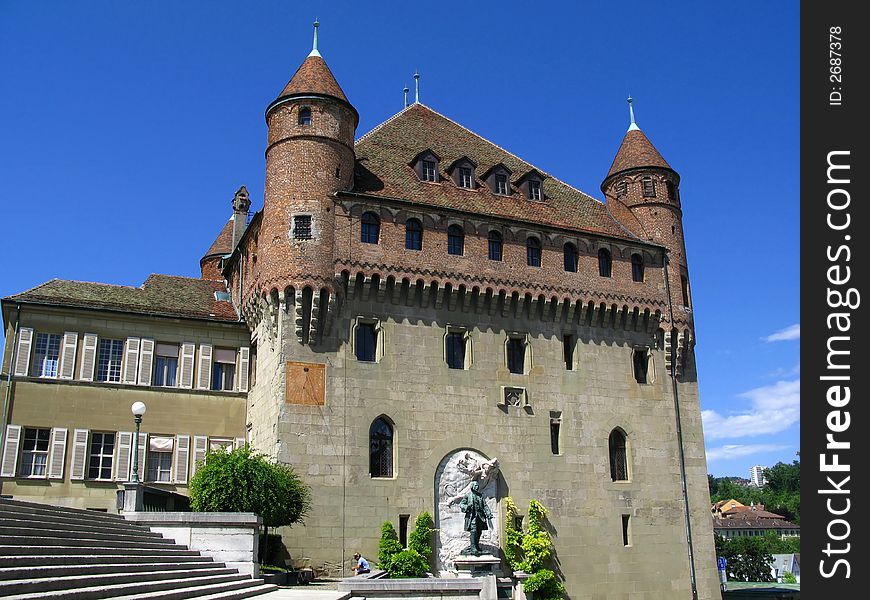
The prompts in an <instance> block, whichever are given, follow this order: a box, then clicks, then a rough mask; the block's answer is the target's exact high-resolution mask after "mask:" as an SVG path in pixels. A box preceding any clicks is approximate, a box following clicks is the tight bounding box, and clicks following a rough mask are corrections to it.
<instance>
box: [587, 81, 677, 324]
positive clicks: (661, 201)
mask: <svg viewBox="0 0 870 600" xmlns="http://www.w3.org/2000/svg"><path fill="white" fill-rule="evenodd" d="M628 106H629V116H630V121H631V123H630V125H629V127H628V131H627V132H626V133H625V137H623V139H622V144H621V145H620V147H619V150H618V151H617V153H616V157H615V158H614V159H613V164H612V165H611V166H610V171H608V173H607V177H605V178H604V181H603V182H602V183H601V191H602V192H604V195H605V198H606V200H607V206H608V208H609V209H610V210H611V212H612V213H613V214H614V215H615V216H616V217H617V218H618V219H619V220H620V221H621V222H622V223H623V225H625V226H626V227H627V228H628V229H629V230H630V231H632V232H633V233H635V234H636V235H638V236H639V237H641V238H644V239H647V240H649V241H651V242H654V243H656V244H660V245H662V246H664V247H666V248H667V249H668V255H669V260H668V269H667V275H668V281H669V285H670V291H671V303H672V305H673V312H674V323H673V324H672V326H673V327H675V328H680V327H686V328H688V329H691V328H692V310H691V299H690V297H689V269H688V263H687V262H686V245H685V242H684V239H683V211H682V208H681V206H680V191H679V190H680V175H679V174H678V173H677V172H676V171H675V170H674V169H673V168H671V166H670V165H669V164H668V162H667V161H666V160H665V159H664V158H663V157H662V155H661V154H660V153H659V151H658V150H656V148H655V146H653V144H652V142H650V140H649V138H647V136H646V135H645V134H644V133H643V131H641V129H640V127H638V126H637V122H636V121H635V117H634V107H633V106H632V99H631V98H629V99H628Z"/></svg>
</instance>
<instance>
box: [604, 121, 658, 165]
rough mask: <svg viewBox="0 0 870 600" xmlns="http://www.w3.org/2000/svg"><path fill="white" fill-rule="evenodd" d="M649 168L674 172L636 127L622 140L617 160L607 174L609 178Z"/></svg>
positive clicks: (614, 160) (615, 159)
mask: <svg viewBox="0 0 870 600" xmlns="http://www.w3.org/2000/svg"><path fill="white" fill-rule="evenodd" d="M648 167H655V168H659V169H668V170H670V171H673V169H672V168H671V165H669V164H668V163H667V161H666V160H665V159H664V158H662V155H661V154H659V151H658V150H656V148H655V146H653V145H652V142H650V141H649V138H647V137H646V135H644V133H643V131H641V130H640V129H638V128H637V127H636V126H635V127H633V128H632V129H629V130H628V131H627V132H626V133H625V137H624V138H622V145H621V146H620V147H619V151H618V152H617V153H616V158H614V159H613V164H612V165H611V166H610V171H608V172H607V177H611V176H612V175H615V174H616V173H621V172H622V171H628V170H629V169H642V168H648Z"/></svg>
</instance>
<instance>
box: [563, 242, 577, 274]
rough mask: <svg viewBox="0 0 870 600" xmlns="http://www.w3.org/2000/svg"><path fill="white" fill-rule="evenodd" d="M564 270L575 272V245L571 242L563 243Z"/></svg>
mask: <svg viewBox="0 0 870 600" xmlns="http://www.w3.org/2000/svg"><path fill="white" fill-rule="evenodd" d="M565 270H566V271H570V272H571V273H576V272H577V247H576V246H574V244H571V243H567V244H565Z"/></svg>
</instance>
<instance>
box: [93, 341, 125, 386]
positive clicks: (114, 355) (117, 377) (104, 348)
mask: <svg viewBox="0 0 870 600" xmlns="http://www.w3.org/2000/svg"><path fill="white" fill-rule="evenodd" d="M123 358H124V340H107V339H101V340H100V352H99V358H98V359H97V381H107V382H110V383H117V382H119V381H121V361H122V360H123Z"/></svg>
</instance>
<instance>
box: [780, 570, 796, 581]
mask: <svg viewBox="0 0 870 600" xmlns="http://www.w3.org/2000/svg"><path fill="white" fill-rule="evenodd" d="M782 582H783V583H797V577H795V574H794V573H792V572H791V571H786V572H785V573H783V574H782Z"/></svg>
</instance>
